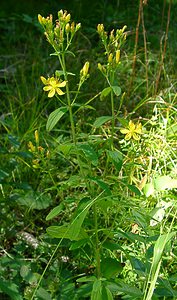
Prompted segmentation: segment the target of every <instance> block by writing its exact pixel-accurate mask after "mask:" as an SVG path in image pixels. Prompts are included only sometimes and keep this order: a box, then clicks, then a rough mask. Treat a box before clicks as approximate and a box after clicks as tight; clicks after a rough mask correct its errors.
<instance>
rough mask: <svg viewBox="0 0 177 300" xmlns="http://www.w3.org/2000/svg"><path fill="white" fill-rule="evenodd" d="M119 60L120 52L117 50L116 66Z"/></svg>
mask: <svg viewBox="0 0 177 300" xmlns="http://www.w3.org/2000/svg"><path fill="white" fill-rule="evenodd" d="M119 60H120V50H117V51H116V64H118V63H119Z"/></svg>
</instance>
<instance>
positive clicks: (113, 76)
mask: <svg viewBox="0 0 177 300" xmlns="http://www.w3.org/2000/svg"><path fill="white" fill-rule="evenodd" d="M38 19H39V22H40V24H41V25H42V26H43V28H44V30H45V36H46V38H47V41H48V42H49V43H50V44H51V46H52V47H53V49H54V53H52V54H51V56H54V57H57V58H58V60H59V64H60V67H61V69H60V70H56V71H55V74H54V75H52V76H51V77H48V78H46V77H44V75H43V76H41V80H42V82H43V84H44V88H43V89H44V91H45V92H47V93H48V98H53V97H54V96H55V97H56V98H57V99H58V103H59V107H58V108H57V109H56V110H55V111H53V112H51V113H50V115H49V118H48V121H47V130H49V131H51V130H52V129H53V128H54V127H55V126H56V125H57V124H59V122H60V121H61V118H62V117H64V116H65V114H66V113H67V112H69V120H70V127H71V137H72V139H70V138H65V139H63V142H62V139H60V141H59V145H58V148H57V149H58V151H59V153H60V154H61V155H62V157H63V159H65V160H66V161H69V162H70V164H71V169H72V171H71V173H70V177H69V178H65V179H64V180H63V181H62V182H61V183H59V184H58V185H59V186H60V187H59V188H62V192H63V194H64V195H65V197H64V198H63V200H62V202H60V203H59V205H57V206H56V207H54V208H53V209H52V210H51V212H50V213H49V214H48V215H47V217H46V220H47V221H50V220H52V219H54V218H56V217H58V216H61V215H62V214H63V213H64V211H65V209H66V207H68V206H69V205H71V204H72V205H71V207H72V209H71V210H70V212H69V216H67V218H66V219H62V221H61V222H59V224H58V221H57V222H55V225H53V226H50V227H48V228H47V233H48V235H49V236H51V237H52V238H57V239H59V243H58V245H57V247H56V248H55V250H54V252H53V254H52V255H51V258H50V260H49V261H48V263H47V265H46V268H45V269H44V272H43V274H42V275H41V278H40V280H39V282H38V284H37V285H36V288H35V290H34V293H33V296H32V298H31V299H34V298H35V295H36V292H37V290H38V288H39V285H40V283H41V282H42V279H43V277H44V276H45V272H46V270H47V269H48V267H49V265H50V263H51V261H52V259H53V258H54V255H55V254H56V253H57V250H58V249H59V247H62V245H63V242H64V241H66V240H67V242H68V244H67V247H68V251H70V252H71V253H73V256H74V255H75V257H76V259H75V260H76V261H77V259H79V257H84V259H85V260H86V261H87V264H88V265H89V266H91V268H90V271H89V272H84V273H82V272H81V271H80V272H78V274H77V275H76V276H75V282H76V285H77V288H76V289H75V296H74V297H75V298H74V299H91V300H103V299H105V300H106V299H107V300H112V299H114V296H115V299H143V300H150V299H151V297H152V296H153V295H155V296H154V297H155V298H154V299H159V297H160V296H159V294H160V292H161V290H162V289H163V288H164V286H165V283H164V281H163V280H161V278H159V273H160V267H161V264H162V255H163V251H166V252H168V247H167V246H168V244H169V243H170V241H171V239H172V238H173V237H174V236H175V233H174V232H173V230H172V227H169V228H168V230H165V229H163V230H162V228H161V231H160V234H159V231H158V229H156V228H157V227H155V228H154V226H152V220H154V221H156V223H155V224H156V225H157V226H158V225H159V224H160V222H161V221H162V219H163V218H162V219H160V220H158V219H155V218H156V215H155V212H154V213H153V214H152V207H151V203H150V204H149V205H147V201H148V200H147V198H148V197H149V196H152V197H154V198H153V199H152V201H155V199H156V197H157V198H158V197H160V194H159V193H161V192H162V193H163V191H164V190H163V188H162V185H163V183H164V180H166V179H167V177H164V176H165V175H164V174H160V175H159V172H158V171H159V170H155V171H154V169H155V166H154V165H153V162H152V160H153V159H154V157H155V155H154V157H149V154H148V151H146V148H147V145H148V142H149V147H150V137H149V135H148V132H149V128H148V129H146V128H145V127H146V125H145V126H144V127H143V125H142V124H141V123H140V122H139V121H137V122H136V121H132V120H129V121H128V120H124V119H123V118H120V116H119V114H120V113H121V111H120V110H121V104H122V103H121V100H119V98H118V97H119V96H120V94H121V89H120V87H119V85H118V68H119V65H120V51H121V46H122V44H124V42H125V39H126V33H125V29H126V27H125V26H124V27H123V28H122V29H117V30H112V31H111V32H110V33H109V34H108V33H107V32H106V31H105V30H104V26H103V24H98V26H97V32H98V34H99V36H100V39H101V42H102V44H103V46H104V51H105V52H104V55H105V57H106V62H105V63H103V62H102V61H103V60H102V61H101V63H100V62H99V63H98V69H99V71H101V73H102V74H103V76H104V77H105V79H106V82H107V85H108V86H107V87H106V88H105V89H103V91H101V92H100V93H99V95H100V98H101V100H103V99H104V98H106V101H107V99H109V97H110V102H111V116H100V117H98V118H97V119H96V120H95V122H94V124H91V126H90V127H91V128H92V129H91V132H89V133H88V132H86V133H84V132H83V133H82V135H78V134H77V131H76V126H75V122H76V121H75V120H76V118H77V111H78V110H79V109H82V107H85V106H86V105H87V104H89V103H90V102H92V101H93V100H94V99H95V98H98V97H97V96H98V95H96V97H93V98H92V99H89V100H88V101H87V102H86V103H85V104H79V103H77V97H78V95H79V93H80V92H81V87H82V85H83V83H84V82H85V81H86V80H87V79H88V77H89V67H90V64H89V62H88V61H86V62H85V64H84V66H83V68H82V69H81V70H80V74H78V77H79V79H78V84H77V89H76V91H74V92H73V91H72V90H71V89H70V78H71V76H75V74H73V73H72V72H71V70H68V65H67V57H68V55H72V56H74V55H75V54H74V53H72V52H71V51H70V46H71V44H72V43H73V41H74V36H75V34H76V32H77V31H78V30H79V29H80V27H81V25H80V23H78V24H75V23H74V22H72V21H71V16H70V14H68V13H67V12H66V11H63V10H60V11H59V12H58V19H57V20H56V21H55V22H54V21H53V17H52V15H50V16H49V17H47V18H44V17H42V16H41V15H39V16H38ZM115 101H119V104H118V105H117V104H116V106H115ZM78 107H79V108H78ZM118 122H119V123H120V124H121V126H119V127H118V126H117V123H118ZM147 123H148V122H147ZM148 125H149V124H148ZM148 125H147V126H148ZM106 131H107V132H108V134H107V133H106ZM146 137H147V139H146ZM121 138H122V140H121ZM157 139H158V137H157ZM151 158H152V160H151ZM157 175H159V176H157ZM174 180H175V179H174ZM151 181H152V182H153V184H154V189H155V190H156V191H155V192H154V193H152V194H151V193H148V192H147V189H148V184H149V183H151ZM157 186H158V188H157ZM169 187H170V186H169V185H168V186H167V187H166V188H167V189H168V188H169ZM175 187H176V181H173V187H172V188H175ZM68 191H70V192H71V195H72V196H71V197H68V195H67V192H68ZM146 206H148V208H147V212H143V210H145V207H146ZM171 207H172V208H174V207H175V204H174V203H173V204H172V205H171ZM158 210H160V211H162V207H160V208H159V207H156V212H157V211H158ZM169 214H170V213H169ZM171 217H172V223H173V222H174V221H175V220H176V214H175V213H174V214H171ZM150 221H151V222H150ZM166 248H167V250H166ZM139 249H142V251H141V253H140V251H139ZM161 275H163V274H161ZM162 277H163V276H162ZM156 283H158V287H160V288H161V290H160V292H159V293H158V289H157V292H156V291H155V286H156ZM169 286H170V287H169V289H168V290H169V292H170V293H171V294H170V295H173V297H176V291H175V290H174V289H173V288H172V286H171V285H169ZM174 299H175V298H174Z"/></svg>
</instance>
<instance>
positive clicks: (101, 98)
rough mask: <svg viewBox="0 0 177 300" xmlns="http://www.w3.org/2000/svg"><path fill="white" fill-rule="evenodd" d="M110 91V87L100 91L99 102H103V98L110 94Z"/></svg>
mask: <svg viewBox="0 0 177 300" xmlns="http://www.w3.org/2000/svg"><path fill="white" fill-rule="evenodd" d="M111 90H112V89H111V87H110V86H109V87H107V88H105V89H104V90H102V92H101V95H100V100H101V101H102V100H104V98H106V97H107V96H108V95H109V94H110V92H111Z"/></svg>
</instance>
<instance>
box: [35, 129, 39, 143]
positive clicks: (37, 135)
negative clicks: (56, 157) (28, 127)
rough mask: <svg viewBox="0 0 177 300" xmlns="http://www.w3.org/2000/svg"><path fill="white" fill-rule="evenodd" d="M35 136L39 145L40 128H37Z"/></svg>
mask: <svg viewBox="0 0 177 300" xmlns="http://www.w3.org/2000/svg"><path fill="white" fill-rule="evenodd" d="M34 136H35V141H36V144H37V145H38V144H39V132H38V130H35V132H34Z"/></svg>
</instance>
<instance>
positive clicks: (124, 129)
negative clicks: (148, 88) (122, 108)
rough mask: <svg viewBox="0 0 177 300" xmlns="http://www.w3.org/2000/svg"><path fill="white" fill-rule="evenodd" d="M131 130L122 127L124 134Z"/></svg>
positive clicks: (121, 130)
mask: <svg viewBox="0 0 177 300" xmlns="http://www.w3.org/2000/svg"><path fill="white" fill-rule="evenodd" d="M129 131H130V130H129V129H127V128H121V129H120V132H121V133H123V134H127V133H129Z"/></svg>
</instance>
